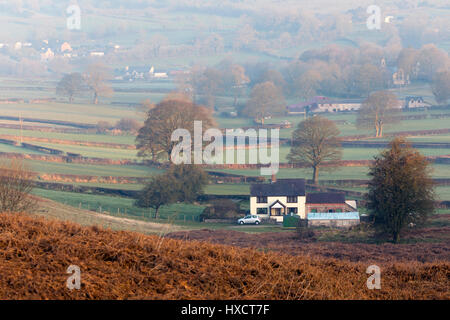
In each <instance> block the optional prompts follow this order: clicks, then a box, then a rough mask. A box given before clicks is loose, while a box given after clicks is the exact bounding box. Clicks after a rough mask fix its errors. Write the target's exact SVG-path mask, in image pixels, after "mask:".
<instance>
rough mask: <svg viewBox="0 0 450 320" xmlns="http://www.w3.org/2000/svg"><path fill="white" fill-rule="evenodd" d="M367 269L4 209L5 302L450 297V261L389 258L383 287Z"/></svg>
mask: <svg viewBox="0 0 450 320" xmlns="http://www.w3.org/2000/svg"><path fill="white" fill-rule="evenodd" d="M70 265H78V266H79V267H80V269H81V289H80V290H76V289H75V290H72V291H70V290H69V289H67V287H66V280H67V278H68V277H69V276H70V275H68V274H66V270H67V268H68V267H69V266H70ZM367 267H368V265H367V263H366V264H362V263H351V262H345V261H337V260H333V259H323V258H322V259H315V258H310V257H303V256H290V255H279V254H276V253H261V252H258V251H257V250H253V249H245V248H236V247H231V246H224V245H214V244H208V243H203V242H196V241H183V240H173V239H164V238H160V237H157V236H146V235H141V234H137V233H131V232H123V231H110V230H104V229H100V228H97V227H82V226H79V225H76V224H73V223H65V222H57V221H47V220H44V219H42V218H32V217H29V216H26V215H10V214H0V299H449V298H450V295H449V285H450V282H449V276H450V263H449V262H446V261H443V262H433V263H407V264H405V263H397V264H390V265H383V266H381V269H382V274H381V279H382V280H381V287H382V288H381V290H369V289H367V287H366V280H367V278H368V275H367V274H366V273H365V271H366V268H367Z"/></svg>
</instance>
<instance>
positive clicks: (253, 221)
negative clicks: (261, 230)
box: [238, 215, 261, 224]
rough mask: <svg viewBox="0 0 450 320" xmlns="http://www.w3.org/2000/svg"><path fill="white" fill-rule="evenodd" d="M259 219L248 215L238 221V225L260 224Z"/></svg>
mask: <svg viewBox="0 0 450 320" xmlns="http://www.w3.org/2000/svg"><path fill="white" fill-rule="evenodd" d="M260 223H261V219H260V218H259V217H258V216H255V215H248V216H245V217H244V218H241V219H239V220H238V224H260Z"/></svg>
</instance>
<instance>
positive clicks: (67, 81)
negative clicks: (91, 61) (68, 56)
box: [56, 73, 84, 103]
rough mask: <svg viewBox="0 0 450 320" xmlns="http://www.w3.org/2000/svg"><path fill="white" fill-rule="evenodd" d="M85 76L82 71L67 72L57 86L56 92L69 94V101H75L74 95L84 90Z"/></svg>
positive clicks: (61, 94)
mask: <svg viewBox="0 0 450 320" xmlns="http://www.w3.org/2000/svg"><path fill="white" fill-rule="evenodd" d="M83 85H84V83H83V77H82V76H81V74H80V73H70V74H66V75H65V76H64V77H63V78H62V79H61V81H59V83H58V86H57V87H56V94H57V95H60V96H67V97H68V98H69V103H72V102H73V97H74V96H75V95H77V94H78V93H80V92H81V91H82V90H83Z"/></svg>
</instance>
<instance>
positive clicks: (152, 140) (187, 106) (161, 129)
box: [136, 96, 214, 161]
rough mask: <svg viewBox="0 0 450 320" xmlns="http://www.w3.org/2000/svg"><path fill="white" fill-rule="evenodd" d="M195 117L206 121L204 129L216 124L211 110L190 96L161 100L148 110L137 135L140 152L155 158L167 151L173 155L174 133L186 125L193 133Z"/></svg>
mask: <svg viewBox="0 0 450 320" xmlns="http://www.w3.org/2000/svg"><path fill="white" fill-rule="evenodd" d="M194 121H202V125H203V129H204V130H205V129H207V128H210V127H212V126H213V125H214V120H213V118H212V115H211V110H210V109H208V108H206V107H203V106H198V105H196V104H194V103H192V102H191V101H189V100H183V99H182V98H181V97H178V98H177V97H175V96H172V97H171V98H169V99H167V100H163V101H162V102H160V103H158V104H157V105H156V106H154V107H152V108H151V109H149V110H148V112H147V119H146V120H145V123H144V126H143V127H142V128H141V129H140V130H139V134H138V136H137V138H136V142H137V148H138V150H139V155H140V156H142V157H151V158H152V160H153V161H155V160H156V159H157V156H158V155H160V154H166V155H167V158H168V159H170V155H171V153H172V150H173V148H174V147H175V145H176V144H177V142H174V141H172V140H171V137H172V133H173V132H174V131H175V130H176V129H186V130H189V132H191V135H193V131H194Z"/></svg>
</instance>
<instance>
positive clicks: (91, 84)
mask: <svg viewBox="0 0 450 320" xmlns="http://www.w3.org/2000/svg"><path fill="white" fill-rule="evenodd" d="M84 78H85V81H86V84H87V86H88V88H89V89H90V90H91V91H92V92H93V93H94V98H93V103H94V104H98V98H99V97H110V96H112V94H113V93H114V91H113V89H112V88H111V86H110V85H109V83H108V80H109V79H111V75H110V73H109V70H108V68H107V67H106V66H105V65H104V64H101V63H95V64H91V65H89V66H88V68H87V70H86V72H85V74H84Z"/></svg>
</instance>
